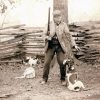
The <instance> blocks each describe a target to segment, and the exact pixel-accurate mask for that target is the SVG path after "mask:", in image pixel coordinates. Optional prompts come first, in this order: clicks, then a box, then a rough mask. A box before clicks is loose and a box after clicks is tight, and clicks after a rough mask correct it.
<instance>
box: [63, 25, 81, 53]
mask: <svg viewBox="0 0 100 100" xmlns="http://www.w3.org/2000/svg"><path fill="white" fill-rule="evenodd" d="M64 32H65V34H66V37H67V38H68V39H69V41H70V42H71V45H72V47H74V48H75V49H76V50H78V51H79V50H80V48H79V47H78V46H77V44H76V42H75V40H74V39H73V38H72V35H71V33H70V32H69V28H68V26H67V24H65V28H64Z"/></svg>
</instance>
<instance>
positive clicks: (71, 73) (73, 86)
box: [63, 60, 85, 92]
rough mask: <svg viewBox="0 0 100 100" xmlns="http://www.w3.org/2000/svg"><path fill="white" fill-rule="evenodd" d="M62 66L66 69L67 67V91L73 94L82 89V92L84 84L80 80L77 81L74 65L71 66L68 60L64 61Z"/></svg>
mask: <svg viewBox="0 0 100 100" xmlns="http://www.w3.org/2000/svg"><path fill="white" fill-rule="evenodd" d="M63 64H64V65H66V67H68V68H67V74H66V76H67V83H68V84H67V87H68V89H69V90H71V91H75V92H78V91H80V90H82V89H83V90H84V89H85V87H84V84H83V83H82V82H81V81H80V80H78V73H77V72H76V69H75V67H74V65H73V64H72V65H71V64H70V61H69V60H64V61H63Z"/></svg>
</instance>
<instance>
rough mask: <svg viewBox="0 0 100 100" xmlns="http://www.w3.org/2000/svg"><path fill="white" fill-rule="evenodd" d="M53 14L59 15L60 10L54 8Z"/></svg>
mask: <svg viewBox="0 0 100 100" xmlns="http://www.w3.org/2000/svg"><path fill="white" fill-rule="evenodd" d="M53 16H61V11H60V10H54V12H53Z"/></svg>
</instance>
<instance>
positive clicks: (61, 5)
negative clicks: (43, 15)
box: [53, 0, 68, 23]
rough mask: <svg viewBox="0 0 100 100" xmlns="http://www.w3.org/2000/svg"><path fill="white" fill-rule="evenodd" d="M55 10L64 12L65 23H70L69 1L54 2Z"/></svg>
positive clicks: (57, 0)
mask: <svg viewBox="0 0 100 100" xmlns="http://www.w3.org/2000/svg"><path fill="white" fill-rule="evenodd" d="M53 4H54V5H53V9H54V10H55V9H59V10H60V11H61V12H62V15H63V20H64V22H66V23H68V0H53Z"/></svg>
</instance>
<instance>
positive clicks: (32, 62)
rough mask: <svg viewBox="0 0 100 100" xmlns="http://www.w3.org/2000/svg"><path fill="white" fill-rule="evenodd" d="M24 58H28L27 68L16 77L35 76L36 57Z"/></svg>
mask: <svg viewBox="0 0 100 100" xmlns="http://www.w3.org/2000/svg"><path fill="white" fill-rule="evenodd" d="M26 60H28V63H27V65H28V68H26V69H25V71H24V73H23V75H22V76H20V77H16V78H34V77H35V67H36V65H37V62H38V59H37V58H32V57H27V58H26Z"/></svg>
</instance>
